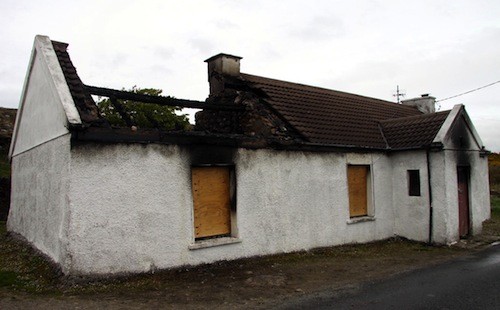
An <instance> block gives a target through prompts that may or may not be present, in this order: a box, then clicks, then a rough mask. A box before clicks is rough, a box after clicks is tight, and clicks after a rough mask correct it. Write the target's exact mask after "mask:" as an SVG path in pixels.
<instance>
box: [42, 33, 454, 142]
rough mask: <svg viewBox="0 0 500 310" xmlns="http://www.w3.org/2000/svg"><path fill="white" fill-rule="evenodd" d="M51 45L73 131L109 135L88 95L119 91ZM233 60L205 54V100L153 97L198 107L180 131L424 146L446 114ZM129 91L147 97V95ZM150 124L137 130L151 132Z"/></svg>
mask: <svg viewBox="0 0 500 310" xmlns="http://www.w3.org/2000/svg"><path fill="white" fill-rule="evenodd" d="M52 45H53V47H54V51H55V53H56V55H57V58H58V60H59V63H60V66H61V69H62V71H63V74H64V77H65V79H66V82H67V84H68V87H69V90H70V93H71V96H72V97H73V100H74V103H75V105H76V108H77V110H78V113H79V114H80V117H81V120H82V124H83V126H79V128H78V130H79V133H80V135H79V137H86V138H90V139H97V138H98V137H99V135H105V134H108V138H107V140H113V138H109V132H110V131H109V128H108V131H107V132H105V131H104V130H101V131H99V130H97V129H96V128H103V127H106V119H105V118H104V117H103V116H102V115H101V114H100V113H99V110H98V107H97V106H96V103H95V102H94V100H93V99H92V96H91V94H95V95H105V96H120V95H124V96H127V94H126V92H123V91H117V90H109V89H101V88H97V87H90V86H86V85H85V84H83V82H82V81H81V79H80V78H79V77H78V74H77V72H76V69H75V67H74V66H73V64H72V62H71V59H70V57H69V54H68V52H67V46H68V45H67V44H66V43H61V42H56V41H52ZM240 59H241V57H236V56H231V55H227V54H219V55H216V56H214V57H212V58H210V59H208V60H207V62H208V63H209V81H210V89H211V94H210V96H209V98H208V99H207V100H206V102H196V101H192V100H180V99H178V100H177V99H176V100H174V101H172V99H168V98H166V97H160V98H159V99H156V101H157V102H156V103H158V102H159V103H161V104H166V105H179V106H191V107H196V108H202V109H203V110H204V111H202V112H198V115H197V121H196V126H195V131H194V132H190V133H186V136H197V137H200V135H201V133H203V135H204V136H205V137H206V136H210V135H211V136H213V137H218V138H221V139H222V138H231V139H233V140H234V139H237V140H240V141H243V140H245V139H246V140H248V139H250V140H251V139H260V140H266V141H272V142H273V145H276V144H280V145H281V146H282V147H283V146H288V147H290V146H293V145H295V146H297V145H309V146H313V145H316V146H326V147H346V148H361V149H372V150H398V149H415V148H424V147H428V146H430V145H431V144H432V142H433V140H434V138H435V137H436V135H437V133H438V132H439V130H440V129H441V127H442V126H443V123H444V122H445V120H446V118H447V117H448V115H449V113H450V111H443V112H438V113H423V112H421V111H420V110H419V109H417V107H415V106H406V105H402V104H397V103H394V102H389V101H385V100H380V99H375V98H369V97H364V96H360V95H355V94H350V93H345V92H340V91H336V90H329V89H324V88H319V87H314V86H307V85H302V84H297V83H291V82H285V81H279V80H275V79H270V78H265V77H260V76H255V75H250V74H245V73H241V72H240V71H239V60H240ZM224 61H226V63H224ZM227 61H230V62H229V63H227ZM224 66H225V67H226V69H224ZM134 98H135V99H137V100H139V101H140V100H141V99H142V101H148V100H152V101H151V102H154V101H155V100H154V99H152V98H148V96H143V97H141V98H136V97H134ZM162 98H163V99H162ZM430 98H432V97H430ZM432 99H433V98H432ZM169 100H170V101H169ZM432 104H433V102H432ZM432 109H433V107H432ZM124 117H126V115H124ZM108 127H109V126H108ZM154 129H155V128H152V129H151V128H149V129H148V128H146V129H143V130H144V132H149V133H151V132H152V131H151V130H153V131H154ZM113 132H114V134H116V135H115V136H116V140H117V141H122V140H124V139H125V140H126V141H133V140H134V139H145V138H144V136H141V135H140V134H137V133H135V132H134V133H133V137H132V136H130V137H128V138H124V137H127V135H128V134H130V135H132V133H131V132H130V131H127V129H126V128H125V129H124V128H122V129H121V130H119V129H116V128H115V129H114V131H113ZM176 134H179V133H176ZM77 136H78V135H77ZM165 136H168V134H165V133H160V134H156V135H153V136H152V135H151V134H150V135H149V136H147V138H146V140H148V141H151V140H155V139H156V138H155V137H158V139H161V137H165ZM134 137H135V138H134ZM141 137H142V138H141ZM197 141H200V140H199V139H198V140H197ZM259 145H261V146H262V144H259ZM268 145H269V144H268Z"/></svg>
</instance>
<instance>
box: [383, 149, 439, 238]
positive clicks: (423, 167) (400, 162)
mask: <svg viewBox="0 0 500 310" xmlns="http://www.w3.org/2000/svg"><path fill="white" fill-rule="evenodd" d="M391 159H392V186H393V188H394V192H393V199H394V202H393V203H394V212H395V218H394V226H395V234H396V235H398V236H401V237H405V238H408V239H412V240H418V241H428V240H429V216H430V212H429V210H430V202H429V178H428V176H427V156H426V152H425V151H407V152H399V153H395V154H392V155H391ZM408 170H419V171H420V196H410V195H409V190H408Z"/></svg>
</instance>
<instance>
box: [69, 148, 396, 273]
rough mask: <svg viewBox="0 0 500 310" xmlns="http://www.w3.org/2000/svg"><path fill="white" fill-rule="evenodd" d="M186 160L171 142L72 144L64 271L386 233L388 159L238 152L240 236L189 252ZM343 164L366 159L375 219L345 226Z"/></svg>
mask: <svg viewBox="0 0 500 310" xmlns="http://www.w3.org/2000/svg"><path fill="white" fill-rule="evenodd" d="M188 158H189V151H188V150H187V149H185V148H182V147H179V146H161V145H153V144H150V145H137V144H135V145H124V144H116V145H97V144H95V145H90V146H88V145H85V146H76V147H74V148H73V149H72V152H71V186H70V187H71V188H70V196H71V201H70V216H71V217H70V223H71V227H70V230H69V237H68V239H69V245H70V247H69V253H71V257H72V261H71V264H70V265H68V269H67V270H66V271H67V272H70V273H73V274H79V273H96V274H102V273H118V272H125V271H128V272H142V271H149V270H152V269H156V268H169V267H173V266H180V265H195V264H200V263H209V262H213V261H218V260H224V259H235V258H239V257H249V256H254V255H264V254H272V253H280V252H290V251H296V250H303V249H310V248H314V247H321V246H331V245H338V244H344V243H356V242H367V241H372V240H378V239H384V238H388V237H391V236H393V235H394V213H393V208H392V203H393V201H392V188H391V186H389V187H387V186H386V184H392V181H391V180H392V177H391V161H390V159H389V158H388V157H387V156H385V155H381V154H362V155H356V154H348V155H346V154H343V153H305V152H283V151H271V150H246V149H238V150H237V152H236V153H235V155H234V158H233V159H234V163H235V167H236V176H237V189H236V192H237V216H236V220H237V228H238V235H237V236H235V237H238V238H240V239H241V242H240V243H235V244H228V245H223V246H216V247H209V248H203V249H197V250H190V249H189V246H190V245H192V244H193V243H194V236H193V227H192V222H193V219H192V217H193V214H192V197H191V183H190V182H191V181H190V162H189V160H188ZM305 162H306V163H307V165H305V164H304V163H305ZM348 163H351V164H371V165H372V174H371V176H372V179H373V181H372V184H374V185H373V187H372V190H373V193H374V194H373V197H372V201H373V214H372V215H373V216H374V218H375V220H373V221H367V222H362V223H355V224H348V222H349V207H348V196H347V179H346V173H347V172H346V171H347V168H346V167H347V164H348ZM262 180H266V181H265V182H263V181H262ZM388 180H389V181H388ZM377 184H379V185H377Z"/></svg>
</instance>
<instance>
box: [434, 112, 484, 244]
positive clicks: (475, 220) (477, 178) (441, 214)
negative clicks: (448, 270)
mask: <svg viewBox="0 0 500 310" xmlns="http://www.w3.org/2000/svg"><path fill="white" fill-rule="evenodd" d="M462 125H465V123H464V118H461V117H460V116H458V118H457V121H455V122H454V123H453V124H450V129H449V130H450V134H448V135H446V136H445V137H444V138H443V139H444V140H443V141H442V143H443V145H444V151H442V152H438V153H436V152H431V167H432V177H431V182H432V185H433V203H432V205H433V210H434V216H433V221H434V224H433V241H434V242H436V243H453V242H456V241H458V240H459V231H458V188H457V184H458V179H457V166H458V165H469V166H470V168H471V169H470V178H469V208H470V220H471V226H472V234H478V233H480V232H481V228H482V223H483V221H485V220H487V219H489V218H490V212H491V210H490V194H489V192H490V191H489V181H488V159H487V158H486V157H484V158H483V157H480V153H479V145H478V144H476V143H475V141H476V140H477V138H475V135H474V134H473V131H472V130H470V128H469V127H468V126H464V127H463V128H466V130H465V131H463V132H461V133H460V136H462V137H463V139H464V140H465V141H469V142H471V143H470V144H469V145H468V147H467V148H466V149H463V150H460V149H459V148H458V147H457V144H456V141H455V142H454V141H453V140H452V135H451V132H452V131H453V130H457V128H459V127H460V126H462ZM456 136H458V135H456ZM479 141H480V140H479Z"/></svg>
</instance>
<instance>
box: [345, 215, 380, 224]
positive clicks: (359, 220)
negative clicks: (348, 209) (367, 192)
mask: <svg viewBox="0 0 500 310" xmlns="http://www.w3.org/2000/svg"><path fill="white" fill-rule="evenodd" d="M373 221H375V217H374V216H360V217H353V218H350V219H348V220H347V224H348V225H349V224H356V223H363V222H373Z"/></svg>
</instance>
